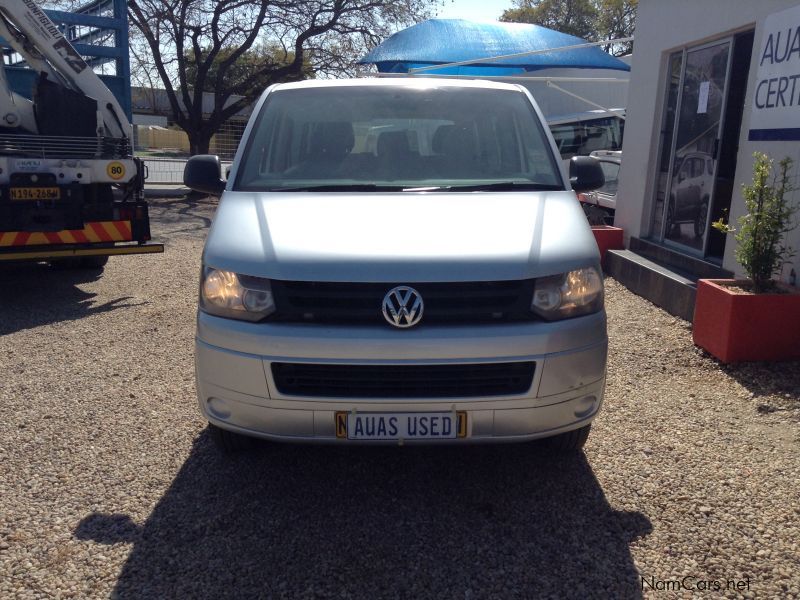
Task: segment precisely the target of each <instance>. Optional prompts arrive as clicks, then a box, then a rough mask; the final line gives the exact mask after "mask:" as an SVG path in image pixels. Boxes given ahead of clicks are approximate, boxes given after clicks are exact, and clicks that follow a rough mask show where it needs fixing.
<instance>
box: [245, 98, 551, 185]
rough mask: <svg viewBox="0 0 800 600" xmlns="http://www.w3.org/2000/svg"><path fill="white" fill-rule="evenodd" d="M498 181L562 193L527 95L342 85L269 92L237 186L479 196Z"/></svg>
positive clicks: (248, 143) (542, 134) (541, 131)
mask: <svg viewBox="0 0 800 600" xmlns="http://www.w3.org/2000/svg"><path fill="white" fill-rule="evenodd" d="M492 184H494V185H495V186H497V185H498V184H503V185H507V186H511V188H512V189H515V188H517V187H519V188H520V189H564V187H563V184H562V182H561V177H560V175H559V172H558V169H557V167H556V163H555V161H554V159H553V153H552V152H551V149H550V146H549V143H548V141H547V138H546V136H545V134H544V132H543V130H542V127H541V125H540V123H539V120H538V118H537V117H536V113H535V112H534V110H533V107H532V106H531V104H530V102H529V101H528V99H527V98H526V97H525V95H524V94H523V93H521V92H516V91H512V90H498V89H480V88H459V87H451V86H443V87H438V88H437V87H412V86H409V87H401V86H391V87H389V86H387V87H381V86H342V87H319V88H306V89H289V90H278V91H275V92H273V93H271V94H270V95H269V96H268V97H267V101H266V102H265V103H264V107H263V108H262V110H261V113H260V115H259V117H258V120H257V122H256V124H255V127H254V129H253V133H252V134H251V135H250V137H249V139H248V141H247V147H246V148H245V151H244V153H243V158H242V165H241V167H240V169H239V173H238V177H237V181H236V184H235V186H234V189H236V190H245V191H262V190H283V191H292V190H301V189H315V190H318V191H336V190H339V189H350V190H352V191H369V190H376V189H377V190H381V189H419V188H434V189H436V188H453V189H457V188H459V187H470V188H476V189H480V186H482V185H487V186H490V185H492ZM495 189H496V188H495Z"/></svg>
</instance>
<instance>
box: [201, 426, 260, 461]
mask: <svg viewBox="0 0 800 600" xmlns="http://www.w3.org/2000/svg"><path fill="white" fill-rule="evenodd" d="M208 434H209V435H210V436H211V439H212V440H214V445H216V447H217V448H219V449H220V450H222V451H223V452H224V453H225V454H235V453H237V452H244V451H245V450H249V449H251V448H252V447H253V446H254V445H255V440H254V439H253V438H251V437H248V436H246V435H242V434H241V433H234V432H233V431H228V430H227V429H223V428H222V427H217V426H216V425H214V424H213V423H209V424H208Z"/></svg>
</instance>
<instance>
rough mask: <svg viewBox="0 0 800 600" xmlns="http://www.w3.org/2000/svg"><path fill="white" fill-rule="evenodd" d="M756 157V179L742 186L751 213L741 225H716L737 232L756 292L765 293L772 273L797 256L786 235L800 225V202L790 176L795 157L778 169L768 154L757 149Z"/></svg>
mask: <svg viewBox="0 0 800 600" xmlns="http://www.w3.org/2000/svg"><path fill="white" fill-rule="evenodd" d="M753 156H754V158H755V163H754V165H753V181H752V183H751V184H750V185H743V186H742V195H743V196H744V204H745V209H746V210H747V213H746V214H745V215H744V216H742V217H740V218H739V228H738V229H735V228H734V227H731V225H730V224H726V223H724V222H723V220H722V219H720V220H719V221H716V222H715V223H713V224H712V226H713V227H714V228H715V229H717V230H719V231H722V232H723V233H733V234H734V236H735V238H736V241H737V242H738V245H737V247H736V260H737V261H738V262H739V264H740V265H742V268H743V269H744V270H745V273H747V276H748V277H749V278H750V279H751V280H752V282H753V288H754V291H755V292H763V291H766V290H768V289H769V288H770V286H771V285H772V276H773V275H775V274H777V273H780V271H781V268H783V265H785V264H786V263H787V261H788V259H790V258H791V257H792V256H794V251H793V250H792V249H791V248H789V247H788V246H786V245H785V243H784V238H785V236H786V234H787V233H788V232H790V231H792V230H793V229H795V227H797V223H796V222H795V221H794V215H795V213H796V212H797V210H798V205H797V203H796V202H795V201H793V199H792V193H791V192H792V191H793V190H794V187H793V186H792V184H791V182H790V178H789V171H790V170H791V168H792V159H790V158H788V157H787V158H784V159H783V160H782V161H780V162H779V163H778V170H777V172H774V169H773V167H774V165H773V161H772V159H770V158H769V157H768V156H767V155H766V154H763V153H761V152H756V153H754V154H753Z"/></svg>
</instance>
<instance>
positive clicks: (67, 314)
mask: <svg viewBox="0 0 800 600" xmlns="http://www.w3.org/2000/svg"><path fill="white" fill-rule="evenodd" d="M102 274H103V271H102V269H56V268H53V267H50V266H48V265H46V264H42V263H26V264H16V265H0V335H6V334H9V333H14V332H15V331H21V330H23V329H29V328H31V327H38V326H40V325H47V324H49V323H57V322H60V321H71V320H74V319H80V318H81V317H85V316H87V315H91V314H94V313H102V312H108V311H110V310H116V309H118V308H125V307H129V306H136V305H135V304H130V303H129V302H128V301H129V300H130V299H131V297H130V296H123V297H120V298H115V299H113V300H110V301H108V302H104V303H102V304H97V303H96V302H95V301H94V300H93V299H94V297H95V296H96V295H97V294H94V293H92V292H85V291H83V290H82V289H81V288H79V287H78V285H80V284H83V283H90V282H92V281H96V280H97V279H99V278H100V277H101V276H102Z"/></svg>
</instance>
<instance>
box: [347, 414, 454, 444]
mask: <svg viewBox="0 0 800 600" xmlns="http://www.w3.org/2000/svg"><path fill="white" fill-rule="evenodd" d="M335 419H336V437H337V438H347V439H348V440H452V439H456V438H463V437H466V435H467V413H466V412H465V411H458V412H455V413H454V412H421V413H368V412H363V413H360V412H357V413H352V412H337V413H336V415H335Z"/></svg>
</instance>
